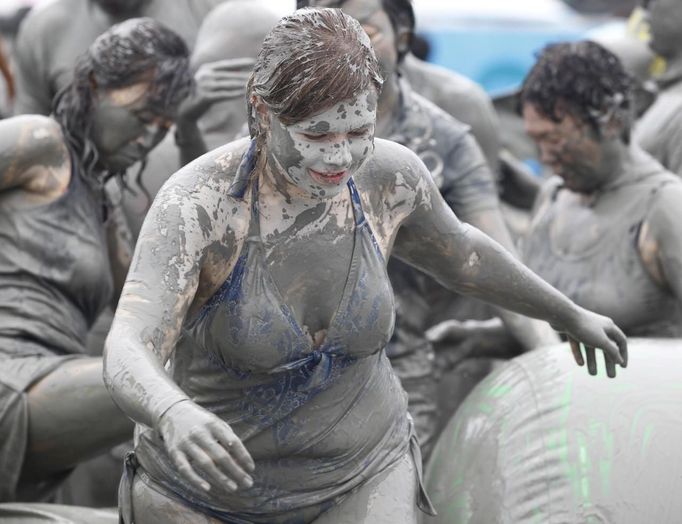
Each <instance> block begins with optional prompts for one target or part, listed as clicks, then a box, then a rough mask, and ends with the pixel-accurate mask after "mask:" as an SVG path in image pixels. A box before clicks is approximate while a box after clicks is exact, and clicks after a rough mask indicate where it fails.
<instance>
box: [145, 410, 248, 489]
mask: <svg viewBox="0 0 682 524" xmlns="http://www.w3.org/2000/svg"><path fill="white" fill-rule="evenodd" d="M156 430H157V431H158V432H159V434H160V436H161V438H162V439H163V442H164V445H165V447H166V450H167V451H168V454H169V456H170V457H171V459H172V461H173V464H174V465H175V467H176V468H177V469H178V471H179V472H180V474H181V475H183V476H184V477H185V479H186V480H187V481H188V482H190V483H191V484H193V485H194V486H196V487H197V488H198V489H201V490H204V491H209V490H211V491H217V492H219V491H222V490H223V489H226V490H227V491H228V492H234V491H236V490H237V489H238V487H242V488H249V487H251V486H252V485H253V479H252V478H251V476H250V475H249V473H251V472H252V471H253V470H254V468H255V466H254V462H253V459H252V458H251V455H249V452H248V451H247V450H246V448H245V447H244V444H242V442H241V440H239V438H238V437H237V435H235V434H234V432H233V431H232V428H230V426H229V425H228V424H226V423H225V422H224V421H222V420H220V419H219V418H218V417H216V416H215V415H213V414H212V413H210V412H209V411H207V410H205V409H203V408H202V407H200V406H198V405H197V404H195V403H194V402H192V401H189V400H187V401H183V402H179V403H177V404H174V405H173V406H172V407H171V408H170V409H169V410H168V411H166V412H165V413H164V414H163V415H162V416H161V418H160V419H159V421H158V423H157V427H156Z"/></svg>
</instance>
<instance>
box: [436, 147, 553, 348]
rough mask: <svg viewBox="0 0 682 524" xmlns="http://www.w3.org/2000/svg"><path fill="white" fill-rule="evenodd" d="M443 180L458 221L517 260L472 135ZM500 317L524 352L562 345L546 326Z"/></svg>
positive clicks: (452, 156) (453, 154)
mask: <svg viewBox="0 0 682 524" xmlns="http://www.w3.org/2000/svg"><path fill="white" fill-rule="evenodd" d="M443 178H444V182H443V187H442V189H441V193H442V195H443V197H444V198H445V201H446V202H447V204H448V205H449V206H450V208H451V209H452V210H453V211H454V212H455V213H456V215H457V217H458V218H459V219H461V220H462V221H463V222H467V223H469V224H471V225H473V226H475V227H476V228H478V229H480V230H481V231H483V232H484V233H486V234H487V235H489V236H490V237H491V238H493V239H494V240H496V241H497V242H498V243H499V244H501V245H502V247H504V248H505V249H506V250H507V251H509V253H511V254H512V255H513V256H515V257H516V258H518V254H517V252H516V248H515V247H514V243H513V241H512V238H511V235H510V234H509V230H508V229H507V225H506V223H505V221H504V218H503V216H502V212H501V210H500V202H499V199H498V197H497V187H496V184H495V180H494V177H493V174H492V172H491V170H490V167H489V166H488V164H487V163H486V161H485V158H484V156H483V153H482V151H481V149H480V147H479V146H478V144H477V143H476V141H475V140H474V139H473V137H472V136H471V135H469V134H465V135H463V136H462V137H461V139H460V140H458V141H457V143H456V145H455V147H454V148H453V150H452V151H451V153H450V155H449V156H448V159H447V162H446V165H445V166H444V170H443ZM498 313H499V315H500V317H501V318H502V320H503V321H504V323H505V325H506V326H507V328H508V329H509V331H510V333H511V334H512V335H513V336H514V338H515V339H516V340H517V341H518V342H519V343H521V345H522V346H523V347H524V348H525V349H533V348H536V347H538V346H540V345H544V344H553V343H556V342H558V341H559V339H558V337H557V335H556V333H554V332H553V331H552V330H551V328H550V327H549V326H548V325H547V324H543V323H542V322H538V321H537V320H533V319H530V318H527V317H523V316H520V315H518V314H515V313H513V312H511V311H509V310H506V309H500V310H499V311H498Z"/></svg>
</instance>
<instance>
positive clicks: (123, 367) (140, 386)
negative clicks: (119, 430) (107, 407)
mask: <svg viewBox="0 0 682 524" xmlns="http://www.w3.org/2000/svg"><path fill="white" fill-rule="evenodd" d="M119 309H120V308H119ZM119 315H120V314H119V313H118V312H117V318H116V319H115V320H114V324H113V326H112V328H111V331H110V332H109V336H108V337H107V341H106V344H105V353H104V383H105V384H106V386H107V389H108V390H109V393H110V394H111V396H112V398H113V399H114V402H115V403H116V404H117V405H118V406H119V408H121V410H122V411H123V412H124V413H125V414H126V415H127V416H128V417H129V418H130V419H132V420H134V421H135V422H138V423H140V424H144V425H146V426H149V427H156V424H157V423H158V421H159V419H160V418H161V416H162V415H163V414H164V413H165V412H166V411H167V410H168V409H169V408H170V407H171V406H173V405H174V404H176V403H178V402H181V401H183V400H185V399H187V398H188V397H187V395H186V394H185V393H184V392H183V391H182V390H181V389H180V388H179V387H178V386H177V385H176V384H175V383H174V382H173V381H172V380H171V378H170V376H168V374H167V372H166V370H165V369H164V367H163V364H162V362H161V359H160V358H159V356H158V355H157V354H156V352H155V351H153V350H150V349H149V348H148V347H146V346H145V345H144V344H143V343H142V342H141V340H140V339H139V331H138V330H139V326H135V325H134V323H133V322H131V324H133V325H132V326H127V325H126V321H125V320H123V319H122V318H121V316H119ZM125 316H127V315H125V314H124V317H125Z"/></svg>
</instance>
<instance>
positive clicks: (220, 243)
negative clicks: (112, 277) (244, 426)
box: [104, 155, 254, 493]
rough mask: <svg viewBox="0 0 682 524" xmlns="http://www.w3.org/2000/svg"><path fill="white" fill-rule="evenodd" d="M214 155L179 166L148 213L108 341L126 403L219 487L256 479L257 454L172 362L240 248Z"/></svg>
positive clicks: (120, 398) (193, 473)
mask: <svg viewBox="0 0 682 524" xmlns="http://www.w3.org/2000/svg"><path fill="white" fill-rule="evenodd" d="M207 156H208V155H207ZM209 162H210V163H211V164H213V166H216V165H217V164H218V161H216V162H213V161H211V159H210V158H209V159H208V160H207V159H206V157H202V158H200V159H198V160H197V161H196V163H192V164H190V165H188V166H187V167H186V168H185V169H183V170H181V171H180V172H178V173H176V174H175V175H174V176H173V177H172V178H171V179H170V180H169V181H168V182H167V183H166V185H165V186H164V187H163V188H162V189H161V191H160V192H159V193H158V195H157V197H156V199H155V200H154V204H153V205H152V207H151V209H150V211H149V213H148V214H147V218H146V219H145V222H144V224H143V226H142V230H141V232H140V237H139V238H138V242H137V246H136V249H135V254H134V256H133V262H132V264H131V268H130V271H129V273H128V278H127V280H126V283H125V286H124V288H123V293H122V294H121V299H120V300H119V305H118V309H117V311H116V315H115V316H114V322H113V325H112V327H111V331H110V332H109V336H108V337H107V340H106V343H105V350H104V382H105V384H106V386H107V388H108V389H109V392H110V393H111V395H112V398H113V399H114V401H115V402H116V404H118V406H119V407H120V408H121V409H122V410H123V412H124V413H126V414H127V415H128V416H129V417H130V418H131V419H133V420H134V421H136V422H138V423H141V424H144V425H146V426H148V427H151V428H153V430H154V432H155V434H156V435H158V437H159V439H160V441H161V442H163V445H164V447H165V448H166V451H167V453H168V455H169V456H170V458H171V460H172V462H173V465H174V467H175V468H176V469H177V471H178V472H179V473H180V474H181V475H183V476H184V478H185V479H186V480H187V481H188V482H190V483H192V484H194V485H195V486H196V487H197V488H199V489H203V490H207V491H208V490H216V492H217V493H220V491H221V490H228V491H235V490H237V489H238V486H241V487H245V488H248V487H251V485H253V479H252V478H251V477H250V476H249V474H248V473H247V471H253V468H254V463H253V459H252V458H251V456H250V455H249V453H248V451H247V450H246V448H245V447H244V445H243V443H242V442H241V441H240V440H239V438H238V437H237V436H236V435H235V433H234V432H233V431H232V428H231V427H230V426H229V425H228V424H227V423H226V422H225V421H223V420H221V419H220V418H218V417H217V416H216V415H214V414H213V413H211V412H210V411H208V410H206V409H204V408H202V407H201V406H199V405H198V404H196V403H194V402H193V401H192V400H191V399H190V398H189V397H188V395H187V394H186V393H185V392H184V391H182V389H181V388H180V387H179V386H178V385H177V384H175V383H174V382H173V381H172V379H171V377H170V376H169V375H168V374H167V373H166V369H165V367H164V366H165V364H166V362H167V361H168V359H169V357H170V356H171V354H172V352H173V351H174V349H175V345H176V342H177V340H178V338H179V335H180V331H181V327H182V324H183V321H184V319H185V316H186V315H188V314H192V312H193V309H192V307H193V305H196V304H199V303H201V299H202V297H204V296H206V295H205V294H204V293H205V291H206V288H205V283H206V282H207V281H212V277H214V276H215V274H214V273H215V272H216V271H217V268H223V269H224V268H227V269H228V270H229V268H231V267H232V266H233V265H234V259H235V258H236V253H237V251H238V250H237V241H236V235H235V233H234V229H233V227H232V226H234V223H235V222H236V221H237V219H236V217H235V216H232V215H234V214H235V213H237V212H238V210H239V209H240V206H239V205H238V203H237V202H236V201H234V200H232V199H231V197H229V196H228V193H227V188H226V187H225V184H224V183H222V181H224V179H225V177H220V176H218V175H212V174H211V172H214V171H215V169H214V167H212V166H210V165H207V164H208V163H209ZM230 210H234V211H230ZM232 219H234V220H232ZM211 268H213V269H211ZM218 280H219V279H218ZM209 294H210V293H209Z"/></svg>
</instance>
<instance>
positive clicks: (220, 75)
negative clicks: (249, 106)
mask: <svg viewBox="0 0 682 524" xmlns="http://www.w3.org/2000/svg"><path fill="white" fill-rule="evenodd" d="M250 77H251V73H248V72H243V71H216V72H214V73H213V74H211V75H210V76H209V78H212V79H213V80H234V81H235V82H243V83H244V84H246V83H247V82H248V81H249V78H250Z"/></svg>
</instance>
